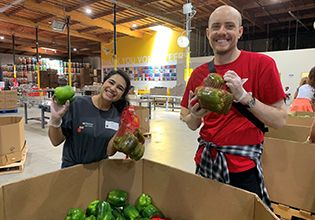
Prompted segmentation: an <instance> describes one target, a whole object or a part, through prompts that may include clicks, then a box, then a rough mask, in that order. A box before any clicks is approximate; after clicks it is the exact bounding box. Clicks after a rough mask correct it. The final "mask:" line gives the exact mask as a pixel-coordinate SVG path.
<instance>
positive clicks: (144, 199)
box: [136, 193, 152, 212]
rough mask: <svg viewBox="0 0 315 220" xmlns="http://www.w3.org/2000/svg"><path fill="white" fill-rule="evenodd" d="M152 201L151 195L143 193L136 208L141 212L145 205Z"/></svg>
mask: <svg viewBox="0 0 315 220" xmlns="http://www.w3.org/2000/svg"><path fill="white" fill-rule="evenodd" d="M151 203H152V199H151V197H150V196H149V195H147V194H145V193H142V194H141V195H140V196H139V197H138V199H137V201H136V209H137V210H138V211H139V212H141V211H142V210H143V209H144V208H145V207H147V206H148V205H150V204H151Z"/></svg>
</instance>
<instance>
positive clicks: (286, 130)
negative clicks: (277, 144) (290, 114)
mask: <svg viewBox="0 0 315 220" xmlns="http://www.w3.org/2000/svg"><path fill="white" fill-rule="evenodd" d="M310 129H311V128H310V127H309V126H302V125H285V126H283V127H282V128H279V129H274V128H271V127H269V131H268V132H266V133H265V137H271V138H278V139H284V140H290V141H297V142H305V141H306V140H307V137H308V136H309V133H310Z"/></svg>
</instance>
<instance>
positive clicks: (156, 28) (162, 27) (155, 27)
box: [149, 25, 171, 31]
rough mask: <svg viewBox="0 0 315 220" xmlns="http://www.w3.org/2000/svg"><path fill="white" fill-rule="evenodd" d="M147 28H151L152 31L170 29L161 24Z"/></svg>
mask: <svg viewBox="0 0 315 220" xmlns="http://www.w3.org/2000/svg"><path fill="white" fill-rule="evenodd" d="M149 29H151V30H153V31H168V30H171V29H170V28H168V27H165V26H163V25H157V26H153V27H149Z"/></svg>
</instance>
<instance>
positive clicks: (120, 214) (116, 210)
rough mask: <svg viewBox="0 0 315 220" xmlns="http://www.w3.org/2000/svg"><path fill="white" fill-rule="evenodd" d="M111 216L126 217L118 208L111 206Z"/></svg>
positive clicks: (121, 218) (120, 218) (119, 218)
mask: <svg viewBox="0 0 315 220" xmlns="http://www.w3.org/2000/svg"><path fill="white" fill-rule="evenodd" d="M113 216H114V218H115V220H126V218H125V217H124V214H123V213H122V211H121V210H120V209H119V208H113Z"/></svg>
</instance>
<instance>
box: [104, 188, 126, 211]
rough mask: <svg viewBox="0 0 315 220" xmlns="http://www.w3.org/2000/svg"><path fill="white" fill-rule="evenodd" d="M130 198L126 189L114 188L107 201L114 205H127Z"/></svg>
mask: <svg viewBox="0 0 315 220" xmlns="http://www.w3.org/2000/svg"><path fill="white" fill-rule="evenodd" d="M127 200H128V193H127V192H126V191H124V190H120V189H114V190H112V191H110V192H109V193H108V195H107V199H106V201H107V202H109V203H110V204H111V205H112V206H114V207H121V206H124V205H126V203H127Z"/></svg>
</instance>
